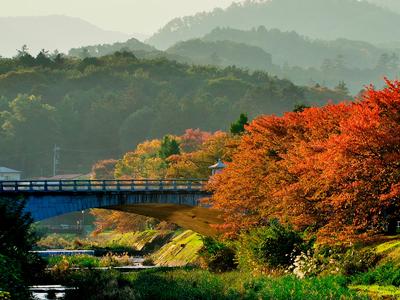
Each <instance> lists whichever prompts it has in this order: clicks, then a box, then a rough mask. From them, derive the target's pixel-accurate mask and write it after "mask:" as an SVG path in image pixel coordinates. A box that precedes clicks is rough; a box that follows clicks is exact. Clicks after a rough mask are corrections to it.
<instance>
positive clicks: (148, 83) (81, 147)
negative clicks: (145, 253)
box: [0, 48, 347, 177]
mask: <svg viewBox="0 0 400 300" xmlns="http://www.w3.org/2000/svg"><path fill="white" fill-rule="evenodd" d="M346 97H347V95H346V91H345V90H343V89H340V88H339V89H337V90H329V89H326V88H322V87H302V86H296V85H294V84H293V83H291V82H290V81H288V80H283V79H278V78H276V77H273V76H270V75H268V74H267V73H263V72H250V71H246V70H241V69H239V68H236V67H226V68H218V67H213V66H196V65H188V64H182V63H177V62H175V61H170V60H167V59H165V58H155V59H138V58H137V57H135V56H134V55H133V54H132V53H130V52H117V53H115V54H113V55H108V56H104V57H101V58H94V57H88V58H84V59H76V58H68V57H65V56H63V55H62V54H59V53H51V54H50V53H48V52H46V51H42V52H40V53H39V54H38V55H37V56H36V57H33V56H32V55H30V54H29V53H28V52H27V50H26V49H25V48H23V49H22V50H20V52H19V54H18V55H17V56H16V57H15V58H12V59H7V58H3V59H0V111H1V113H0V125H1V126H0V137H1V138H0V141H1V142H0V143H1V145H0V147H1V149H2V155H1V161H0V163H1V164H2V165H3V164H4V165H7V166H10V167H13V168H14V169H19V170H21V171H23V172H24V176H25V177H35V176H36V177H39V176H48V175H50V174H51V170H52V157H53V148H54V146H55V145H57V146H58V147H60V153H59V155H60V157H59V165H58V166H57V170H58V172H60V173H71V172H72V173H76V172H88V171H89V170H90V167H91V165H92V164H93V163H94V162H95V161H98V160H100V159H108V158H118V157H120V155H121V154H122V153H124V151H127V150H129V149H132V147H134V146H135V145H136V144H137V143H138V142H140V141H142V140H144V139H149V138H157V137H162V136H163V135H165V134H167V133H168V134H181V133H183V132H184V130H185V129H187V128H202V129H203V130H211V131H215V130H218V129H226V124H230V122H231V121H232V120H234V119H236V118H237V116H238V115H239V114H240V113H241V112H246V113H248V114H249V116H250V117H255V116H257V115H260V114H263V113H264V114H281V113H283V112H284V111H290V110H292V109H293V108H294V107H295V105H296V104H307V105H320V104H324V103H326V102H327V101H329V100H332V101H338V100H342V99H344V98H346Z"/></svg>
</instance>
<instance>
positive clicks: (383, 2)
mask: <svg viewBox="0 0 400 300" xmlns="http://www.w3.org/2000/svg"><path fill="white" fill-rule="evenodd" d="M366 1H368V2H370V3H373V4H375V5H377V6H381V7H384V8H387V9H390V10H392V11H394V12H396V13H400V2H399V1H398V0H366Z"/></svg>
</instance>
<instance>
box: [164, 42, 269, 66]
mask: <svg viewBox="0 0 400 300" xmlns="http://www.w3.org/2000/svg"><path fill="white" fill-rule="evenodd" d="M166 53H168V54H172V55H177V56H180V57H181V60H183V61H186V62H190V63H195V64H202V65H208V64H209V65H215V66H225V67H227V66H238V67H241V68H248V69H251V70H268V69H270V68H271V67H272V57H271V55H270V54H269V53H266V52H265V51H264V50H263V49H261V48H259V47H255V46H250V45H246V44H243V43H236V42H231V41H213V42H207V41H203V40H200V39H196V40H189V41H186V42H179V43H177V44H176V45H174V46H172V47H171V48H169V49H168V50H167V51H166Z"/></svg>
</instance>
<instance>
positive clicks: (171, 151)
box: [158, 135, 181, 159]
mask: <svg viewBox="0 0 400 300" xmlns="http://www.w3.org/2000/svg"><path fill="white" fill-rule="evenodd" d="M180 152H181V150H180V147H179V142H178V141H177V140H176V139H175V138H173V137H171V136H169V135H166V136H164V138H163V140H162V141H161V146H160V150H159V152H158V155H159V157H160V158H162V159H167V158H168V157H170V156H172V155H176V154H180Z"/></svg>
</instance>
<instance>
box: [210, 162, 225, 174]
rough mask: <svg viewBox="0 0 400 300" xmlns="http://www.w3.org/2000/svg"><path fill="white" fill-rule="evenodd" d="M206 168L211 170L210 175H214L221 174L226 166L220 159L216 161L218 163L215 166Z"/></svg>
mask: <svg viewBox="0 0 400 300" xmlns="http://www.w3.org/2000/svg"><path fill="white" fill-rule="evenodd" d="M208 168H209V169H210V170H211V175H215V174H219V173H221V172H222V171H223V170H224V169H225V168H226V165H225V164H224V163H223V162H222V160H221V159H218V162H217V163H216V164H215V165H212V166H210V167H208Z"/></svg>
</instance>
